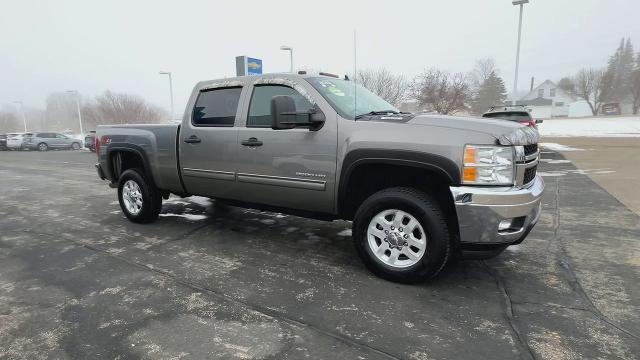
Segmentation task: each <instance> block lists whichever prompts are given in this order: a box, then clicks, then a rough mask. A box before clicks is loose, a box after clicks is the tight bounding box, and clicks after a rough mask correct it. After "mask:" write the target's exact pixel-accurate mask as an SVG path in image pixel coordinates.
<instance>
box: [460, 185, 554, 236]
mask: <svg viewBox="0 0 640 360" xmlns="http://www.w3.org/2000/svg"><path fill="white" fill-rule="evenodd" d="M450 189H451V194H452V195H453V199H454V201H455V206H456V213H457V215H458V224H459V227H460V242H461V244H504V245H508V244H513V243H519V242H521V241H522V240H523V239H524V238H525V237H526V236H527V234H528V233H529V231H530V230H531V228H532V227H533V226H534V225H535V224H536V222H537V221H538V218H539V216H540V209H541V206H542V203H541V199H542V192H543V191H544V181H543V180H542V178H541V177H540V176H536V178H535V180H534V181H533V182H532V183H531V184H530V185H528V186H527V187H525V188H517V187H499V188H490V187H472V186H458V187H450ZM503 221H504V222H505V223H506V224H509V221H510V226H509V227H507V228H504V229H501V230H499V229H498V226H499V224H500V223H501V222H503Z"/></svg>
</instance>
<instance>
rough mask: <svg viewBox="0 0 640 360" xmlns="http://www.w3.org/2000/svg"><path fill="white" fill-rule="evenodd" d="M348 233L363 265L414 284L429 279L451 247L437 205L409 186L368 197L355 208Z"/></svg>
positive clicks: (386, 277)
mask: <svg viewBox="0 0 640 360" xmlns="http://www.w3.org/2000/svg"><path fill="white" fill-rule="evenodd" d="M353 235H354V236H353V239H354V241H355V245H356V249H357V251H358V254H359V255H360V257H361V258H362V260H363V262H364V263H365V265H367V267H368V268H369V269H370V270H371V271H372V272H373V273H375V274H376V275H378V276H380V277H382V278H385V279H388V280H392V281H398V282H405V283H415V282H419V281H423V280H427V279H429V278H433V277H435V276H436V275H438V273H440V271H441V270H442V269H443V268H444V266H445V264H446V263H447V261H448V259H449V254H450V252H451V244H450V240H449V230H448V227H447V223H446V221H445V216H444V214H443V212H442V210H441V209H440V206H439V205H438V203H437V202H436V201H435V200H434V199H433V198H432V197H430V196H429V195H427V194H425V193H423V192H421V191H418V190H415V189H411V188H403V187H397V188H390V189H385V190H381V191H379V192H377V193H375V194H373V195H371V196H370V197H369V198H367V199H366V200H365V201H364V202H363V203H362V205H361V206H360V207H359V208H358V211H357V212H356V215H355V218H354V221H353Z"/></svg>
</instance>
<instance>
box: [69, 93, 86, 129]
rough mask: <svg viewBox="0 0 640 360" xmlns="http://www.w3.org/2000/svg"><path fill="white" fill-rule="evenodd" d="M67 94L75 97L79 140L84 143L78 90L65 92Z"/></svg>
mask: <svg viewBox="0 0 640 360" xmlns="http://www.w3.org/2000/svg"><path fill="white" fill-rule="evenodd" d="M67 92H68V93H71V94H75V95H76V109H77V110H78V123H79V124H80V138H81V139H82V141H83V142H84V130H83V129H82V113H81V112H80V93H78V90H67Z"/></svg>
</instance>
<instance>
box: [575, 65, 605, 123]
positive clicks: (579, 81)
mask: <svg viewBox="0 0 640 360" xmlns="http://www.w3.org/2000/svg"><path fill="white" fill-rule="evenodd" d="M608 81H609V79H608V76H607V75H606V71H605V70H603V69H593V68H589V69H582V70H580V71H578V73H577V74H576V76H575V77H574V79H573V84H574V89H573V95H574V96H576V97H578V98H580V99H583V100H584V101H586V102H587V104H588V105H589V108H591V113H592V114H593V116H596V115H598V113H599V112H600V107H601V106H602V103H603V102H604V99H606V98H607V89H608V88H609V86H608Z"/></svg>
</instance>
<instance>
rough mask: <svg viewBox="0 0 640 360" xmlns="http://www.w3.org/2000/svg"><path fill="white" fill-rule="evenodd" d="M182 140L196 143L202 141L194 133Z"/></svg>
mask: <svg viewBox="0 0 640 360" xmlns="http://www.w3.org/2000/svg"><path fill="white" fill-rule="evenodd" d="M184 142H186V143H187V144H198V143H200V142H202V140H201V139H200V138H199V137H197V136H195V135H191V136H189V137H188V138H186V139H184Z"/></svg>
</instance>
